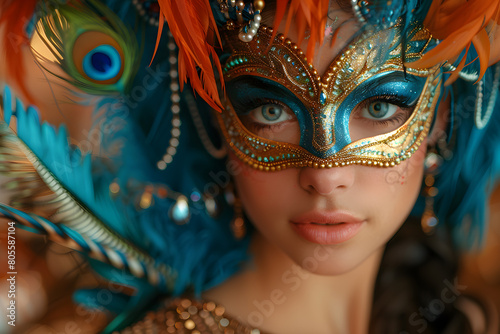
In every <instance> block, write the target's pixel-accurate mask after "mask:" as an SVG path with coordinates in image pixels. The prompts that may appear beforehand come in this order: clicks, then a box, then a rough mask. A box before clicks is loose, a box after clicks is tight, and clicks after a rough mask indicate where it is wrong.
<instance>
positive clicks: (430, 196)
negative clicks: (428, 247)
mask: <svg viewBox="0 0 500 334" xmlns="http://www.w3.org/2000/svg"><path fill="white" fill-rule="evenodd" d="M442 163H443V158H442V157H441V156H440V155H439V154H437V152H435V151H434V150H433V151H430V152H429V153H427V155H426V157H425V162H424V166H425V174H424V184H425V186H424V189H423V191H422V194H423V196H424V198H425V210H424V213H423V214H422V219H421V225H422V230H423V231H424V233H425V234H429V235H430V234H432V233H433V232H434V229H435V228H436V226H437V225H438V223H439V220H438V218H437V216H436V214H435V213H434V197H436V196H437V194H438V193H439V190H438V188H437V187H435V186H434V183H435V178H434V176H435V175H436V174H438V170H439V167H440V166H441V164H442Z"/></svg>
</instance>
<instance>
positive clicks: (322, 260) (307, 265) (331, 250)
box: [290, 245, 379, 276]
mask: <svg viewBox="0 0 500 334" xmlns="http://www.w3.org/2000/svg"><path fill="white" fill-rule="evenodd" d="M310 254H311V255H308V256H300V255H295V254H294V255H292V256H290V257H291V258H292V260H293V261H294V262H295V263H296V264H297V265H298V266H300V267H301V268H302V269H303V270H305V271H307V272H309V273H311V274H315V275H320V276H340V275H344V274H347V273H349V272H352V271H353V270H355V269H356V268H358V267H359V266H360V265H361V264H362V263H364V262H365V261H368V259H371V258H372V257H373V256H378V254H379V252H376V251H375V252H370V253H366V254H359V253H358V252H356V251H355V250H353V249H352V248H351V249H349V247H347V248H342V249H339V248H335V247H329V246H324V245H315V246H314V247H313V250H312V252H310Z"/></svg>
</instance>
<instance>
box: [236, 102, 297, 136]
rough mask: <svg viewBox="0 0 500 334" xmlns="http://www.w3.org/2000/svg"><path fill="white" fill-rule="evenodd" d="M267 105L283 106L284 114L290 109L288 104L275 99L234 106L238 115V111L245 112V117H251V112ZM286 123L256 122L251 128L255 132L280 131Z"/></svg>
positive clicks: (241, 103)
mask: <svg viewBox="0 0 500 334" xmlns="http://www.w3.org/2000/svg"><path fill="white" fill-rule="evenodd" d="M266 104H276V105H279V106H281V107H282V108H283V109H284V112H286V110H287V109H290V107H288V106H287V105H286V104H284V103H283V102H281V101H278V100H273V99H256V100H248V101H241V102H240V103H239V104H238V105H233V107H234V109H235V110H236V113H238V110H244V112H243V113H242V114H243V115H247V114H248V115H249V114H250V111H252V110H254V109H256V108H259V107H262V106H264V105H266ZM240 106H245V107H240ZM284 123H286V122H280V123H277V124H263V123H259V122H255V121H251V126H252V127H253V129H252V130H253V131H260V130H269V131H272V130H278V129H279V128H281V127H282V126H283V125H284Z"/></svg>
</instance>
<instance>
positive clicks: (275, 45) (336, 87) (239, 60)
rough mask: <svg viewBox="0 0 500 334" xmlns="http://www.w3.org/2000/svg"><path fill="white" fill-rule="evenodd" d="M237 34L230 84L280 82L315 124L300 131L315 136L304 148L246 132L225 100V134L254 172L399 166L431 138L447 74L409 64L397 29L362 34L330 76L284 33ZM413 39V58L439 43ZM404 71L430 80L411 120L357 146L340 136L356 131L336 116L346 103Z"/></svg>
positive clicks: (229, 31) (421, 32) (419, 35)
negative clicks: (370, 84)
mask: <svg viewBox="0 0 500 334" xmlns="http://www.w3.org/2000/svg"><path fill="white" fill-rule="evenodd" d="M236 30H237V25H235V24H234V23H228V25H227V27H226V31H224V32H223V33H222V36H223V37H224V38H225V41H226V43H227V46H226V50H227V49H230V51H232V54H231V56H230V57H229V58H228V59H227V61H226V63H225V66H224V68H223V73H224V77H225V81H226V83H227V84H228V85H230V84H231V81H232V80H234V79H236V78H239V77H247V76H248V77H260V78H264V79H266V80H270V81H273V82H275V83H276V84H278V85H280V86H283V87H285V88H286V89H287V90H289V91H290V92H291V93H293V95H294V96H295V97H296V98H297V99H298V100H300V102H301V103H302V104H303V105H304V106H306V109H307V112H308V113H309V115H307V117H309V118H310V119H311V122H312V124H313V126H312V129H311V128H303V127H302V128H301V133H302V136H304V135H305V132H312V133H313V135H312V143H311V145H307V143H304V140H303V138H302V137H301V143H300V146H299V145H294V144H290V143H284V142H279V141H273V140H270V139H266V138H261V137H259V136H258V135H256V134H253V133H251V132H250V131H248V130H247V129H246V128H245V127H244V125H243V124H242V123H241V121H240V119H239V117H238V115H237V114H236V112H235V110H234V108H233V107H232V105H231V103H229V101H225V103H226V105H227V108H226V111H224V112H223V113H222V114H221V115H218V118H219V123H220V125H221V128H222V131H223V134H224V136H225V138H226V140H227V142H228V143H229V146H230V147H231V149H232V150H233V152H234V153H235V154H236V156H238V157H239V158H240V159H241V160H242V161H244V162H245V163H247V164H248V165H250V166H252V167H253V168H256V169H259V170H265V171H275V170H281V169H285V168H289V167H305V166H309V167H316V168H330V167H338V166H346V165H350V164H361V165H367V166H378V167H392V166H395V165H397V164H400V163H401V162H402V161H404V160H406V159H408V158H410V157H411V156H412V154H413V153H414V152H415V151H416V150H417V149H418V147H419V146H420V144H421V143H422V141H423V140H424V139H425V137H426V136H427V134H428V132H429V129H430V126H431V124H432V119H433V115H434V111H435V108H436V105H437V102H438V100H439V98H438V97H439V95H440V85H441V72H440V71H439V67H435V68H431V69H426V70H415V69H405V68H404V67H403V62H402V57H401V54H402V46H401V44H400V38H399V35H398V32H397V27H395V28H391V29H389V30H386V31H382V32H379V33H376V34H372V35H368V34H365V35H363V36H361V37H360V38H358V39H357V40H356V41H355V42H353V43H352V44H350V45H349V46H347V47H346V48H345V49H344V51H343V52H341V53H340V54H339V56H338V57H337V58H336V59H335V60H334V61H333V62H332V64H331V65H330V67H329V68H328V70H327V71H326V73H325V74H324V75H323V76H319V75H318V72H317V70H315V69H314V67H313V65H312V64H309V63H308V60H307V59H306V58H305V57H304V53H303V51H302V50H300V48H299V47H298V46H297V45H296V44H294V43H293V42H292V41H291V40H289V39H287V38H285V37H284V36H283V35H278V36H277V37H276V38H275V40H274V41H271V35H272V31H273V30H272V29H271V28H267V27H261V29H260V30H259V33H258V34H257V35H256V38H255V39H254V40H252V41H251V42H248V43H242V42H240V41H239V40H238V39H237V38H236V35H235V31H236ZM411 36H412V38H411V39H410V42H409V43H408V44H407V45H406V52H405V56H406V60H407V61H412V60H416V59H419V58H420V57H421V56H422V54H423V52H424V51H425V50H426V49H427V48H428V46H429V45H430V43H432V41H433V40H432V36H431V35H430V34H429V33H428V31H427V30H425V29H422V28H415V30H414V32H413V34H412V35H411ZM387 41H390V42H387ZM375 46H376V47H375ZM397 72H399V73H401V77H404V76H406V75H410V76H414V77H415V78H417V77H420V78H422V79H425V83H424V84H422V85H420V86H418V89H419V91H420V89H421V91H422V93H420V98H419V99H418V101H417V102H416V106H415V108H414V111H413V113H412V115H411V116H410V118H409V119H407V120H406V122H405V123H404V124H403V125H402V126H400V127H399V128H398V129H396V130H394V131H391V132H389V133H384V134H381V135H377V136H374V137H370V138H365V139H362V140H357V141H354V142H350V138H348V137H349V135H347V138H335V133H336V132H335V130H337V128H339V127H340V128H341V130H342V131H344V133H347V134H348V133H349V129H348V125H349V124H348V121H349V120H348V119H347V123H346V122H345V121H342V119H341V120H338V119H336V116H338V115H336V113H337V112H338V111H339V110H340V109H339V108H341V107H343V108H345V106H343V103H344V102H345V101H346V100H347V99H352V96H351V94H352V93H353V91H354V90H355V89H356V88H357V87H359V86H360V85H362V84H363V83H365V82H367V81H368V80H370V79H372V80H377V79H376V78H377V76H378V75H385V74H391V73H397ZM403 73H404V74H403ZM353 107H355V106H353ZM351 110H352V109H351ZM351 110H349V112H350V111H351ZM294 111H295V112H298V111H296V110H294ZM343 113H344V115H345V114H346V112H345V111H343ZM344 119H345V117H344ZM334 120H335V121H334ZM336 141H338V143H336ZM336 144H337V146H339V145H341V144H342V147H341V148H339V147H336V146H335V145H336ZM304 145H306V146H308V147H304Z"/></svg>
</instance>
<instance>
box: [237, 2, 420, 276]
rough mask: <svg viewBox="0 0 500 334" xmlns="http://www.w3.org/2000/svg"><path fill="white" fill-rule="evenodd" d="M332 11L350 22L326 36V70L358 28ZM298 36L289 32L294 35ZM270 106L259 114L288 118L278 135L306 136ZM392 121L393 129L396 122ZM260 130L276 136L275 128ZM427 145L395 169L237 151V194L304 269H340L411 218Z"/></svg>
mask: <svg viewBox="0 0 500 334" xmlns="http://www.w3.org/2000/svg"><path fill="white" fill-rule="evenodd" d="M330 13H331V15H329V16H330V17H337V18H338V19H337V20H336V24H337V25H338V24H339V23H341V22H346V21H347V23H346V24H344V25H343V26H342V28H341V30H340V32H339V34H338V37H337V39H336V41H335V43H333V44H331V43H330V39H328V38H326V39H325V42H324V44H323V45H321V46H319V47H318V48H317V49H316V53H315V58H314V61H313V65H314V67H315V68H316V69H317V70H318V72H320V73H319V74H320V75H321V74H322V73H323V72H324V71H325V70H326V69H327V67H328V66H329V65H330V64H331V63H332V61H333V60H334V59H335V57H336V56H337V54H338V53H339V52H340V51H341V50H342V49H343V47H344V46H345V45H346V43H347V42H348V41H349V40H350V39H351V36H352V35H353V34H354V33H355V32H356V31H357V28H358V27H357V26H356V24H355V22H354V21H355V20H350V19H351V18H352V15H351V14H350V13H346V12H344V11H342V10H340V9H338V8H334V7H332V10H331V11H330ZM328 29H331V28H327V31H325V35H326V37H328V36H330V35H331V32H330V31H329V30H328ZM295 36H296V35H295V34H294V32H293V31H291V33H290V34H289V37H290V39H291V40H294V37H295ZM228 85H230V83H228ZM273 108H274V107H273ZM264 109H265V108H264ZM264 109H262V108H261V109H259V113H258V114H259V115H258V117H259V118H258V119H257V121H258V120H259V119H261V121H262V122H266V120H268V119H271V120H273V119H278V122H279V121H280V120H281V119H282V124H281V125H279V126H276V127H275V128H274V129H276V131H278V132H279V133H278V134H277V135H279V136H280V138H286V141H287V142H294V141H297V140H298V138H300V130H299V126H298V125H297V124H294V119H293V117H288V118H287V117H285V116H281V117H280V118H278V117H276V111H275V110H273V109H272V108H267V109H266V110H264ZM260 111H263V112H262V113H260ZM261 114H262V115H261ZM251 115H254V116H255V115H256V113H253V112H252V113H251ZM262 116H263V117H262ZM254 118H255V117H254ZM252 122H255V119H254V120H252ZM242 123H243V124H245V120H243V121H242ZM245 125H246V124H245ZM387 126H388V127H389V128H390V129H389V128H388V129H387V132H389V131H392V130H393V128H392V127H393V126H394V124H392V123H391V124H388V125H387ZM254 131H260V132H259V133H258V134H259V135H260V136H261V137H266V138H270V139H273V136H274V135H273V133H272V132H273V130H269V129H267V128H262V129H260V130H254ZM367 131H368V132H367V133H360V134H359V136H360V138H364V137H370V136H372V134H370V133H369V131H370V130H369V129H368V130H367ZM426 144H427V140H424V141H423V142H422V144H421V145H420V148H419V149H418V150H417V151H416V152H415V153H414V154H413V155H412V157H411V158H410V159H408V160H405V161H404V162H402V163H401V164H400V165H397V166H395V167H391V168H377V167H368V166H363V165H349V166H345V167H338V168H327V169H316V168H311V167H302V168H290V169H286V170H283V171H278V172H265V171H259V170H256V169H253V168H251V167H249V166H247V164H245V163H243V162H242V161H241V160H240V159H238V158H237V157H236V156H235V155H234V154H233V153H231V154H230V156H229V160H230V163H231V164H233V166H234V165H235V164H236V165H238V168H233V170H234V171H236V172H235V173H234V180H235V183H236V187H237V190H238V195H239V196H240V198H241V200H242V203H243V207H244V210H245V212H246V214H247V216H248V217H249V219H250V221H251V222H252V223H253V224H254V225H255V227H256V228H257V230H258V231H259V233H260V234H261V235H262V236H263V237H264V238H265V239H267V240H268V241H269V243H271V244H272V245H274V246H277V247H278V248H279V249H280V250H281V251H283V252H284V253H285V254H287V255H288V256H289V257H290V258H291V259H292V260H293V261H294V262H295V263H297V264H298V265H300V266H302V267H303V268H304V269H306V270H309V271H311V272H315V273H318V274H324V275H338V274H342V273H345V272H348V271H350V270H352V269H353V268H355V267H356V266H358V265H359V264H361V263H362V262H363V261H364V260H365V259H367V258H368V257H369V256H370V255H371V254H374V253H375V252H377V251H381V250H382V248H383V247H384V245H385V244H386V242H387V241H388V240H389V239H390V238H391V237H392V236H393V235H394V234H395V232H396V231H397V230H398V229H399V227H400V226H401V225H402V223H403V222H404V221H405V219H406V218H407V216H408V215H409V213H410V211H411V209H412V208H413V206H414V204H415V201H416V198H417V196H418V194H419V191H420V188H421V183H422V177H423V161H424V157H425V154H426ZM320 254H321V255H320ZM325 254H328V255H329V256H327V257H325V256H324V255H325ZM311 256H312V257H315V256H316V257H319V258H321V260H320V261H315V262H314V263H316V264H317V265H314V266H312V265H311V263H312V262H311V261H309V260H308V259H310V257H311Z"/></svg>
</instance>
